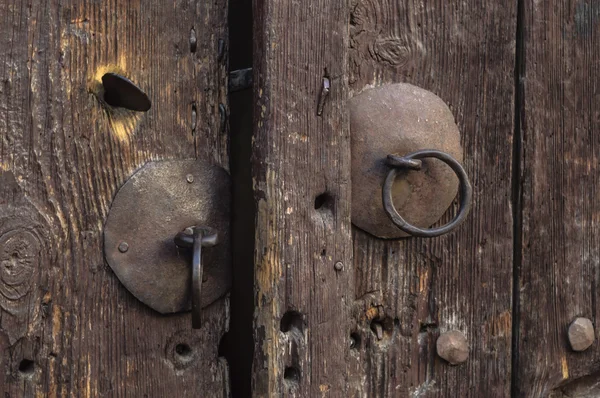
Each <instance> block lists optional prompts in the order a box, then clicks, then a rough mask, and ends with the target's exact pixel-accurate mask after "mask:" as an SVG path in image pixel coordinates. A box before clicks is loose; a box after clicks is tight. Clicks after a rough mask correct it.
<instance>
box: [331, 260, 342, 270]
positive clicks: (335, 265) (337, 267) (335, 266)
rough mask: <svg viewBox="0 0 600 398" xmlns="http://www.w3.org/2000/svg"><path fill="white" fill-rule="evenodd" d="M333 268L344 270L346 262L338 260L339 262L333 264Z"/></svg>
mask: <svg viewBox="0 0 600 398" xmlns="http://www.w3.org/2000/svg"><path fill="white" fill-rule="evenodd" d="M333 268H334V269H335V270H336V271H342V270H343V269H344V263H342V262H341V261H338V262H337V263H335V264H334V265H333Z"/></svg>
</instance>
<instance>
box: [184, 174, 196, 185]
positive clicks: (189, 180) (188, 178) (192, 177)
mask: <svg viewBox="0 0 600 398" xmlns="http://www.w3.org/2000/svg"><path fill="white" fill-rule="evenodd" d="M185 180H186V181H187V182H189V183H190V184H191V183H192V182H194V176H193V175H191V174H188V175H187V176H186V177H185Z"/></svg>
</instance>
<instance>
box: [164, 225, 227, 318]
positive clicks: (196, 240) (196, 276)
mask: <svg viewBox="0 0 600 398" xmlns="http://www.w3.org/2000/svg"><path fill="white" fill-rule="evenodd" d="M217 243H219V238H218V234H217V232H216V231H214V230H212V229H210V228H205V227H189V228H186V229H184V230H183V231H182V232H180V233H178V234H177V235H176V236H175V244H176V245H177V246H179V247H185V248H192V250H193V255H192V328H193V329H200V328H201V327H202V271H203V267H202V248H203V247H210V246H215V245H216V244H217Z"/></svg>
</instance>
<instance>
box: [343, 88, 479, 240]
mask: <svg viewBox="0 0 600 398" xmlns="http://www.w3.org/2000/svg"><path fill="white" fill-rule="evenodd" d="M349 105H350V129H351V134H352V222H353V224H354V225H356V226H357V227H359V228H361V229H363V230H365V231H366V232H368V233H370V234H372V235H375V236H377V237H380V238H387V239H394V238H402V237H406V236H410V235H414V236H438V235H441V234H443V233H446V232H449V231H450V230H451V229H453V228H454V227H456V226H457V225H458V224H459V223H460V222H462V221H463V220H464V219H465V217H466V215H467V213H468V211H469V208H470V203H471V192H472V189H471V184H470V183H469V181H468V178H467V175H466V173H465V172H464V169H463V168H462V166H461V165H460V163H461V162H462V159H463V151H462V147H461V145H460V134H459V131H458V127H457V126H456V123H455V121H454V116H453V115H452V112H451V111H450V109H449V108H448V106H447V105H446V104H445V103H444V102H443V101H442V99H440V98H439V97H438V96H436V95H435V94H433V93H431V92H429V91H426V90H424V89H421V88H419V87H416V86H413V85H410V84H405V83H399V84H391V85H387V86H383V87H379V88H375V89H369V90H366V91H364V92H362V93H361V94H359V95H357V96H355V97H354V98H352V99H351V100H350V101H349ZM390 155H391V156H390ZM449 166H450V167H449ZM459 181H460V183H461V184H460V186H461V189H460V201H461V203H460V204H461V206H460V209H459V212H458V213H457V215H456V216H455V218H454V219H453V221H452V222H451V223H449V224H447V225H445V226H442V227H440V228H436V229H427V228H428V227H430V226H431V225H433V224H434V223H436V222H437V221H438V220H439V219H440V218H441V217H442V215H443V214H444V213H445V212H446V210H447V209H448V208H449V207H450V205H451V204H452V202H453V200H454V198H455V197H456V194H457V192H458V188H459ZM384 188H385V189H384ZM382 198H383V200H382Z"/></svg>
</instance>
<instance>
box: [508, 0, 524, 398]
mask: <svg viewBox="0 0 600 398" xmlns="http://www.w3.org/2000/svg"><path fill="white" fill-rule="evenodd" d="M524 12H525V7H524V0H518V5H517V30H516V53H515V131H514V135H513V153H512V157H513V159H512V181H511V184H512V198H511V201H512V212H513V214H512V216H513V242H514V245H513V297H512V352H511V396H512V397H517V396H518V395H519V387H518V376H519V375H518V372H517V369H518V364H519V325H520V316H519V315H520V300H519V299H520V295H519V294H520V288H519V286H520V275H521V263H522V257H523V178H522V175H523V174H522V167H523V166H522V165H523V132H522V130H521V126H522V119H523V117H524V114H523V113H524V110H525V109H524V97H525V92H524V91H525V87H524V79H525V76H524V75H525V34H524V33H525V30H524V29H525V26H524V23H525V16H524Z"/></svg>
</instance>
